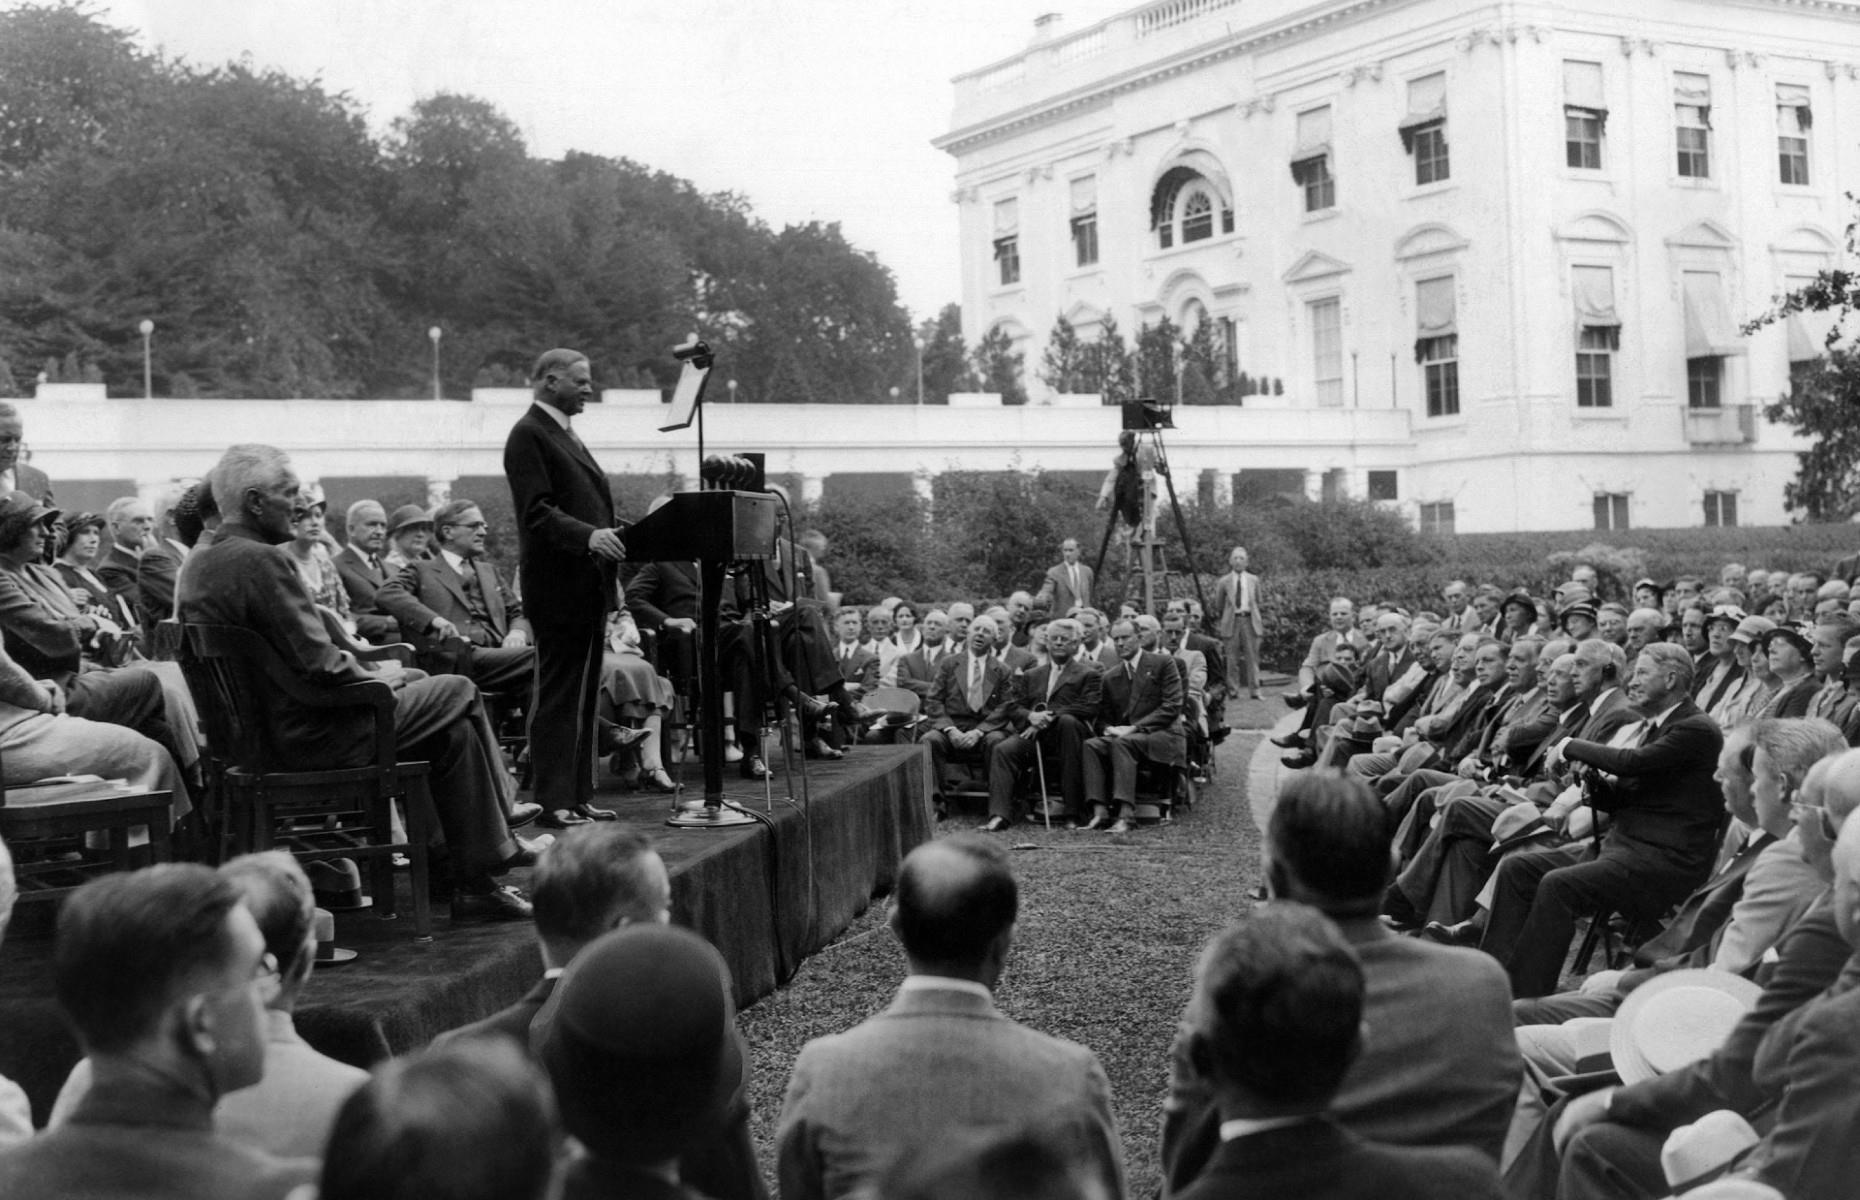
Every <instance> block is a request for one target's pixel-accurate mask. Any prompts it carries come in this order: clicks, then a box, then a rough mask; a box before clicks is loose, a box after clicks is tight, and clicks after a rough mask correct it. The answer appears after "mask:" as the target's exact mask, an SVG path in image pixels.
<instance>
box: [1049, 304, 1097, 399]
mask: <svg viewBox="0 0 1860 1200" xmlns="http://www.w3.org/2000/svg"><path fill="white" fill-rule="evenodd" d="M1089 358H1090V354H1089V347H1087V346H1086V345H1085V344H1084V343H1083V342H1081V341H1080V340H1079V335H1078V331H1077V330H1075V329H1073V328H1072V322H1070V321H1068V320H1066V317H1065V314H1064V313H1061V314H1059V317H1058V319H1057V320H1055V321H1054V322H1053V331H1052V333H1050V334H1048V335H1047V339H1046V350H1045V352H1044V353H1042V354H1041V355H1040V382H1041V383H1044V384H1045V385H1046V386H1047V387H1049V388H1052V389H1053V390H1054V391H1055V392H1063V393H1066V394H1071V393H1074V392H1081V391H1084V390H1085V388H1086V386H1087V384H1086V378H1087V372H1088V370H1089V366H1090V363H1089Z"/></svg>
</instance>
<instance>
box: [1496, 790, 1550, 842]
mask: <svg viewBox="0 0 1860 1200" xmlns="http://www.w3.org/2000/svg"><path fill="white" fill-rule="evenodd" d="M1554 836H1556V832H1555V831H1554V830H1553V829H1551V828H1550V826H1549V825H1547V824H1545V823H1544V814H1543V810H1541V809H1539V808H1538V807H1537V806H1536V805H1535V804H1532V803H1530V802H1528V801H1526V802H1525V803H1522V804H1514V805H1512V806H1511V807H1510V808H1508V809H1506V810H1505V811H1504V812H1502V813H1499V814H1498V819H1497V820H1496V821H1493V822H1492V853H1493V854H1503V853H1505V851H1507V850H1514V849H1516V848H1517V847H1519V846H1522V845H1524V844H1525V843H1526V842H1534V841H1537V840H1538V839H1540V838H1547V837H1554Z"/></svg>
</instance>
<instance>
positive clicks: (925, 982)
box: [898, 975, 994, 1000]
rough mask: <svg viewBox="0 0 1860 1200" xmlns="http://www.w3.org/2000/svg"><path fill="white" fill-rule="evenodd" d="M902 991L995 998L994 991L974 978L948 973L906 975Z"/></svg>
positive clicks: (985, 998) (900, 988)
mask: <svg viewBox="0 0 1860 1200" xmlns="http://www.w3.org/2000/svg"><path fill="white" fill-rule="evenodd" d="M898 991H900V992H967V993H968V994H969V995H971V996H980V997H981V998H982V999H984V1000H993V999H994V993H993V992H991V991H989V990H988V989H987V988H986V987H985V986H983V985H982V984H979V983H977V982H975V981H974V980H973V979H955V978H952V977H951V976H948V975H906V976H905V977H904V982H903V983H901V984H899V985H898Z"/></svg>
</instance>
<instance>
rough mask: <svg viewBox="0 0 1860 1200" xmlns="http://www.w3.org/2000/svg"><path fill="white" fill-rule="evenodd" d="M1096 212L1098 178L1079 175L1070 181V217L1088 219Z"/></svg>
mask: <svg viewBox="0 0 1860 1200" xmlns="http://www.w3.org/2000/svg"><path fill="white" fill-rule="evenodd" d="M1097 211H1098V177H1097V176H1096V175H1081V176H1080V177H1079V178H1077V179H1074V180H1073V181H1072V216H1073V217H1074V219H1076V218H1078V217H1089V216H1091V215H1092V214H1094V213H1096V212H1097Z"/></svg>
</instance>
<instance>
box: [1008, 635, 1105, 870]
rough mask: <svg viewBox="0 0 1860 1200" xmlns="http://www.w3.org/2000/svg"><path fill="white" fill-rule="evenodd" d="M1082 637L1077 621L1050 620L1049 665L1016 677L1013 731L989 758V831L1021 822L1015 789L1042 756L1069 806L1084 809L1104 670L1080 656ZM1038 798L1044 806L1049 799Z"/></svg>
mask: <svg viewBox="0 0 1860 1200" xmlns="http://www.w3.org/2000/svg"><path fill="white" fill-rule="evenodd" d="M1079 636H1080V631H1079V623H1078V622H1077V621H1074V620H1072V619H1071V618H1069V617H1061V618H1059V619H1058V620H1057V621H1050V622H1048V623H1047V626H1046V653H1047V656H1048V659H1049V661H1047V662H1044V663H1041V664H1040V665H1039V666H1037V667H1035V668H1033V669H1032V670H1031V671H1026V672H1023V673H1022V674H1020V675H1016V676H1015V677H1014V678H1015V680H1016V683H1017V686H1016V687H1015V689H1014V693H1013V699H1012V700H1010V701H1009V702H1008V707H1007V722H1008V728H1009V729H1011V730H1013V732H1012V733H1011V734H1010V735H1009V736H1008V737H1007V738H1006V739H1004V740H1002V741H999V742H996V743H995V747H994V749H993V750H992V751H991V752H990V754H989V761H988V813H989V816H988V823H987V824H985V825H983V826H982V829H983V830H984V831H985V832H988V833H1000V832H1001V831H1002V830H1004V829H1006V828H1007V827H1008V826H1010V825H1012V824H1013V823H1014V822H1015V820H1016V819H1018V813H1017V812H1016V808H1017V805H1016V804H1015V800H1014V793H1015V790H1016V785H1017V784H1018V783H1019V782H1020V776H1021V773H1022V772H1023V771H1025V770H1026V769H1027V765H1028V764H1029V763H1030V762H1034V761H1035V760H1036V759H1037V758H1041V757H1043V759H1044V761H1045V762H1046V764H1047V767H1046V769H1047V771H1048V773H1049V778H1050V777H1051V776H1052V775H1054V774H1056V775H1057V777H1058V780H1059V794H1060V796H1061V797H1062V798H1063V799H1064V801H1065V805H1066V807H1067V808H1068V809H1070V810H1071V811H1072V812H1075V813H1077V812H1083V811H1084V807H1085V739H1086V738H1088V737H1090V736H1091V733H1092V722H1093V721H1095V720H1097V718H1098V676H1099V672H1100V670H1101V668H1100V667H1099V666H1098V664H1096V663H1088V662H1084V661H1082V660H1081V659H1080V658H1079V657H1078V654H1077V651H1078V647H1079ZM1040 799H1041V802H1042V803H1044V802H1045V799H1046V797H1044V796H1042V797H1041V798H1040Z"/></svg>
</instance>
